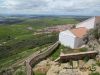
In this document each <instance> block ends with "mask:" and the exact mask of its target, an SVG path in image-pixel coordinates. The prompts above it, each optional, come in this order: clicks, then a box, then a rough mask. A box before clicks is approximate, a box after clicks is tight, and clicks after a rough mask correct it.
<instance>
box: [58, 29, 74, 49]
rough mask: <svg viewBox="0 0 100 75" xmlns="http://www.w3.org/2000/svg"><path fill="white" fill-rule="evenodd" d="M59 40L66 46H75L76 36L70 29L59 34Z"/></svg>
mask: <svg viewBox="0 0 100 75" xmlns="http://www.w3.org/2000/svg"><path fill="white" fill-rule="evenodd" d="M59 41H60V43H61V44H62V45H64V46H69V47H71V48H74V42H75V36H74V35H73V34H72V33H71V32H70V31H69V30H67V31H63V32H60V34H59Z"/></svg>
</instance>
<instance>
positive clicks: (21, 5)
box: [0, 0, 100, 14]
mask: <svg viewBox="0 0 100 75" xmlns="http://www.w3.org/2000/svg"><path fill="white" fill-rule="evenodd" d="M1 8H5V9H6V10H7V11H8V10H10V12H12V13H14V12H16V13H23V12H24V13H33V14H41V13H46V14H48V13H51V14H53V13H55V14H56V13H61V14H62V13H75V14H77V13H80V14H81V13H82V14H99V13H100V10H99V9H100V0H3V2H1V3H0V9H1ZM87 12H88V13H87Z"/></svg>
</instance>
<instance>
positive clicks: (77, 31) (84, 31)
mask: <svg viewBox="0 0 100 75" xmlns="http://www.w3.org/2000/svg"><path fill="white" fill-rule="evenodd" d="M70 31H71V32H72V33H73V34H74V35H75V36H76V37H79V38H82V37H83V36H84V35H86V34H87V31H88V29H86V28H85V27H80V28H75V29H71V30H70Z"/></svg>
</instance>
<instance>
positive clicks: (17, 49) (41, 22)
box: [0, 18, 79, 69]
mask: <svg viewBox="0 0 100 75" xmlns="http://www.w3.org/2000/svg"><path fill="white" fill-rule="evenodd" d="M18 19H20V18H18ZM21 20H22V21H21V22H18V23H5V24H0V69H1V68H5V67H8V66H10V65H12V64H14V63H16V61H18V60H21V59H23V58H25V57H28V56H29V55H30V54H32V53H34V52H35V51H37V50H39V49H41V47H46V46H47V45H49V44H53V43H55V42H56V41H57V40H58V33H49V34H38V35H34V32H35V31H36V30H37V29H43V28H46V27H50V26H55V25H62V24H69V23H70V24H75V23H78V22H79V21H78V20H76V19H71V18H70V19H68V18H26V19H23V18H21ZM28 27H31V28H32V29H31V30H30V29H28Z"/></svg>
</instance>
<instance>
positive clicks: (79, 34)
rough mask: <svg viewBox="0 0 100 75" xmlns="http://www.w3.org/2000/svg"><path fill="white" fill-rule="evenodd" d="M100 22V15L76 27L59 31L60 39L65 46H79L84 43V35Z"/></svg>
mask: <svg viewBox="0 0 100 75" xmlns="http://www.w3.org/2000/svg"><path fill="white" fill-rule="evenodd" d="M97 24H100V16H96V17H92V18H90V19H87V20H85V21H83V22H81V23H79V24H77V25H76V28H75V29H70V30H66V31H62V32H60V33H59V41H60V43H61V44H62V45H64V46H69V47H71V48H78V47H80V46H82V45H83V44H84V37H85V35H86V34H87V31H88V30H89V29H93V28H95V27H96V25H97Z"/></svg>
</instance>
